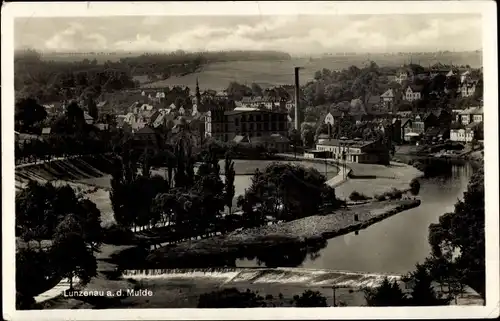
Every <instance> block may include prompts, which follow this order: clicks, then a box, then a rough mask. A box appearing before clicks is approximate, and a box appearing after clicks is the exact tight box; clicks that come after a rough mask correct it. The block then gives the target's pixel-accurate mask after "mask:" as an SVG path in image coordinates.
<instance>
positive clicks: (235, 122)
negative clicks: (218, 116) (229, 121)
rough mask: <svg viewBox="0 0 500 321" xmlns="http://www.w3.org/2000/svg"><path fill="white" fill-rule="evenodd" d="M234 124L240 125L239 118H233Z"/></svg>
mask: <svg viewBox="0 0 500 321" xmlns="http://www.w3.org/2000/svg"><path fill="white" fill-rule="evenodd" d="M234 125H235V126H239V125H240V120H239V119H238V118H235V119H234Z"/></svg>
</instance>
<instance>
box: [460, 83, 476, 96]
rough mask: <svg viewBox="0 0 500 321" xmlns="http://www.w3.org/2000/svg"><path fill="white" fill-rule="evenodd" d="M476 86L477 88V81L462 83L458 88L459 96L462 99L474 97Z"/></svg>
mask: <svg viewBox="0 0 500 321" xmlns="http://www.w3.org/2000/svg"><path fill="white" fill-rule="evenodd" d="M476 86H477V81H465V82H463V83H462V84H461V85H460V87H459V89H458V90H459V91H460V96H462V97H464V98H465V97H471V96H473V95H474V93H475V92H476Z"/></svg>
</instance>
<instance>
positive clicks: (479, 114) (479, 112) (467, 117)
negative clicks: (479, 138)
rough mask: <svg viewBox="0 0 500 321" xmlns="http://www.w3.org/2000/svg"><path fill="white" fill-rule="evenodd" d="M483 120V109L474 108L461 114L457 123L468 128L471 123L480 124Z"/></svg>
mask: <svg viewBox="0 0 500 321" xmlns="http://www.w3.org/2000/svg"><path fill="white" fill-rule="evenodd" d="M483 118H484V115H483V107H472V108H468V109H465V110H463V111H461V112H459V113H458V114H457V115H456V118H455V121H456V122H458V123H461V124H462V125H465V126H466V125H468V124H470V123H480V122H482V121H483Z"/></svg>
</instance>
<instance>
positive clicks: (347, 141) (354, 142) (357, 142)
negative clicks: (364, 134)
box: [317, 139, 375, 148]
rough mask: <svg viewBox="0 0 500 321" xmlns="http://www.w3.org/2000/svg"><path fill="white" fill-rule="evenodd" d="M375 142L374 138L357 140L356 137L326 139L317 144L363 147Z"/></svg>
mask: <svg viewBox="0 0 500 321" xmlns="http://www.w3.org/2000/svg"><path fill="white" fill-rule="evenodd" d="M373 143H375V141H373V140H356V139H345V140H343V139H342V140H341V139H325V140H324V141H322V142H321V143H318V144H317V145H327V146H340V145H341V144H342V145H344V144H345V145H347V146H349V147H354V148H361V147H365V146H368V145H371V144H373Z"/></svg>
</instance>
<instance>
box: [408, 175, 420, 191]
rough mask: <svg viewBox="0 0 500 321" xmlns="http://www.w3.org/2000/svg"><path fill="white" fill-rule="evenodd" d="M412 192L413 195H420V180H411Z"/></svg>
mask: <svg viewBox="0 0 500 321" xmlns="http://www.w3.org/2000/svg"><path fill="white" fill-rule="evenodd" d="M410 192H411V193H412V195H418V193H419V192H420V182H419V181H418V179H416V178H414V179H412V180H411V182H410Z"/></svg>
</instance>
